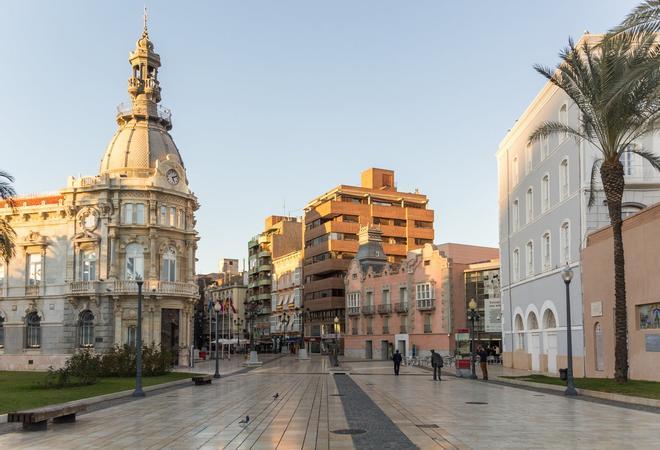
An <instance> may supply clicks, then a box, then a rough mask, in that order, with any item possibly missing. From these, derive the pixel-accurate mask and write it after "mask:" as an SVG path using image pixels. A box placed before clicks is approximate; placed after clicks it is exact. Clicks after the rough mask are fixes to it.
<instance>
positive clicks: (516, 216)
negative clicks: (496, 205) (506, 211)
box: [512, 199, 520, 231]
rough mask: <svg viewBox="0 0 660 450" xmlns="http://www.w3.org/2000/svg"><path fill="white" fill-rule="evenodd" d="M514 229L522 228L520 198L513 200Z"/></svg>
mask: <svg viewBox="0 0 660 450" xmlns="http://www.w3.org/2000/svg"><path fill="white" fill-rule="evenodd" d="M512 228H513V231H518V229H519V228H520V202H519V201H518V199H515V200H514V201H513V224H512Z"/></svg>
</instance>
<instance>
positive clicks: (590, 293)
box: [582, 203, 660, 381]
mask: <svg viewBox="0 0 660 450" xmlns="http://www.w3.org/2000/svg"><path fill="white" fill-rule="evenodd" d="M659 230H660V203H658V204H656V205H654V206H650V207H648V208H646V209H644V210H643V211H641V212H639V213H637V214H635V215H633V216H630V217H628V218H626V219H625V220H624V221H623V231H622V232H623V245H624V250H625V252H624V255H625V258H626V304H627V316H628V363H629V376H630V378H631V379H634V380H651V381H660V277H659V276H658V270H659V269H660V256H659V255H660V233H658V231H659ZM612 245H613V244H612V227H611V226H608V227H606V228H603V229H601V230H598V231H596V232H594V233H592V234H590V235H589V237H588V239H587V246H586V248H585V249H584V250H583V251H582V280H583V281H582V288H583V296H582V301H583V310H584V344H585V355H586V358H585V366H586V371H585V372H586V376H587V377H599V378H600V377H602V378H614V262H613V259H614V256H613V250H612Z"/></svg>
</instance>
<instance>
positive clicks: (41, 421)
mask: <svg viewBox="0 0 660 450" xmlns="http://www.w3.org/2000/svg"><path fill="white" fill-rule="evenodd" d="M86 410H87V406H85V405H75V406H73V405H65V406H46V407H43V408H36V409H30V410H28V411H18V412H10V413H9V414H7V422H19V423H23V429H24V430H26V431H43V430H46V429H47V428H48V420H49V419H53V422H54V423H68V422H75V421H76V414H77V413H79V412H84V411H86Z"/></svg>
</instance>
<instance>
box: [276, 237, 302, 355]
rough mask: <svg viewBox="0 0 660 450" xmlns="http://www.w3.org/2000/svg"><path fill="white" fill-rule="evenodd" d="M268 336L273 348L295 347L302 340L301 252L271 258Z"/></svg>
mask: <svg viewBox="0 0 660 450" xmlns="http://www.w3.org/2000/svg"><path fill="white" fill-rule="evenodd" d="M272 277H273V279H272V284H271V315H270V334H271V336H272V339H273V341H274V342H273V346H274V348H276V349H277V348H283V349H285V351H286V349H288V348H289V347H291V346H299V345H300V341H301V337H302V322H303V309H302V252H301V251H300V250H296V251H293V252H290V253H287V254H286V255H282V256H280V257H279V258H274V259H273V274H272Z"/></svg>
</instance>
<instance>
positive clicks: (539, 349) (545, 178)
mask: <svg viewBox="0 0 660 450" xmlns="http://www.w3.org/2000/svg"><path fill="white" fill-rule="evenodd" d="M585 39H598V36H587V37H585ZM579 117H580V113H579V110H578V108H577V106H576V105H575V104H573V103H572V102H571V101H570V99H569V98H568V96H567V95H566V94H565V93H564V92H563V91H560V90H559V89H558V88H556V87H554V86H552V85H551V84H550V83H548V84H546V86H545V87H544V88H543V89H542V90H541V92H540V93H539V94H538V95H537V97H536V98H535V99H534V101H533V102H532V103H531V104H530V105H529V107H528V108H527V110H526V111H525V112H524V113H523V115H522V116H521V117H520V118H519V119H518V120H517V121H516V123H515V125H514V126H513V127H512V129H511V130H510V131H509V132H508V133H507V135H506V137H505V138H504V139H503V140H502V142H501V143H500V146H499V149H498V152H497V162H498V175H499V211H500V214H499V231H500V235H499V236H500V252H501V258H502V267H501V271H502V306H503V318H502V327H503V351H504V362H505V365H509V366H514V367H520V368H525V369H532V370H535V371H541V372H550V373H557V371H558V369H559V368H561V367H566V327H567V323H566V300H565V295H566V294H565V285H564V282H563V281H562V279H561V277H560V271H561V269H562V268H563V266H565V264H566V263H569V264H570V266H571V267H572V269H573V272H574V278H573V281H572V282H571V286H570V288H571V291H570V294H571V316H572V320H571V322H572V330H573V355H574V357H575V365H576V367H575V368H574V370H575V373H576V374H577V375H579V374H581V373H583V371H584V362H583V354H584V352H583V349H584V344H583V333H582V300H581V296H582V286H581V268H580V252H581V250H582V248H583V247H584V244H585V242H586V236H587V234H588V233H589V232H591V231H593V230H595V229H597V228H600V227H602V226H605V225H607V224H609V216H608V213H607V206H606V205H605V203H604V199H605V196H604V193H603V192H602V190H599V189H600V185H599V184H598V183H597V190H596V203H595V205H594V206H593V207H591V208H589V207H588V199H589V189H590V177H591V168H592V165H593V162H594V160H595V159H596V158H597V157H598V154H599V152H598V150H597V149H595V148H593V147H592V146H591V145H590V144H588V143H586V142H576V141H575V140H574V139H573V138H571V137H562V136H559V135H554V136H551V137H550V138H549V139H548V140H547V141H541V142H537V143H534V144H531V145H528V143H527V142H528V138H529V136H530V134H531V133H532V132H533V131H534V130H535V129H536V128H537V127H538V126H539V125H540V124H541V123H543V122H545V121H562V122H565V123H567V124H568V125H570V126H573V127H575V128H578V127H579ZM637 145H639V146H641V147H642V148H644V149H646V150H650V151H653V152H655V153H660V132H659V131H656V132H655V133H653V134H652V135H648V136H645V137H644V138H643V139H640V141H639V142H638V143H637ZM637 158H638V157H636V156H635V157H634V158H630V159H629V160H627V161H624V169H625V171H626V191H625V194H624V202H623V205H624V208H623V210H624V215H625V214H630V213H634V212H635V211H638V210H639V209H640V208H644V207H646V206H648V205H650V204H653V203H656V202H658V201H660V174H658V173H657V172H656V171H655V170H654V169H653V168H652V167H651V166H650V165H649V164H648V163H647V162H642V161H641V160H639V159H637ZM598 180H600V178H599V175H598Z"/></svg>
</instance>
